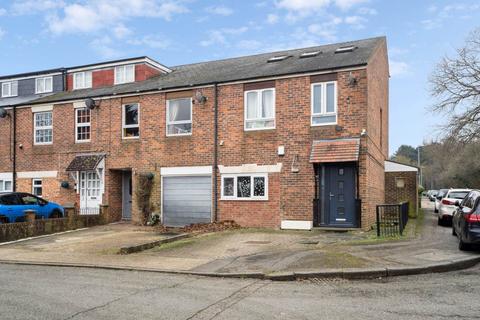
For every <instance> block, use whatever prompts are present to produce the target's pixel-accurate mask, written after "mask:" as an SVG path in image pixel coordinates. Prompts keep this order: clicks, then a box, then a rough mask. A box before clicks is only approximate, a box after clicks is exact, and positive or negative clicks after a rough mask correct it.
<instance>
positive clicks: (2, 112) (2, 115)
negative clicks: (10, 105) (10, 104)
mask: <svg viewBox="0 0 480 320" xmlns="http://www.w3.org/2000/svg"><path fill="white" fill-rule="evenodd" d="M7 116H8V112H7V110H5V109H4V108H0V118H6V117H7Z"/></svg>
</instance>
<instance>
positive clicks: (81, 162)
mask: <svg viewBox="0 0 480 320" xmlns="http://www.w3.org/2000/svg"><path fill="white" fill-rule="evenodd" d="M103 157H104V155H99V154H95V155H82V156H76V157H75V158H74V159H73V160H72V162H70V164H69V165H68V167H67V170H66V171H94V170H96V169H97V166H98V165H99V163H100V161H102V159H103Z"/></svg>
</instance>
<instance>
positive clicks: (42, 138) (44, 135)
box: [33, 111, 53, 144]
mask: <svg viewBox="0 0 480 320" xmlns="http://www.w3.org/2000/svg"><path fill="white" fill-rule="evenodd" d="M33 116H34V144H52V142H53V115H52V111H46V112H37V113H34V114H33Z"/></svg>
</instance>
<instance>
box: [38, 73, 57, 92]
mask: <svg viewBox="0 0 480 320" xmlns="http://www.w3.org/2000/svg"><path fill="white" fill-rule="evenodd" d="M52 91H53V78H52V77H42V78H37V79H35V93H48V92H52Z"/></svg>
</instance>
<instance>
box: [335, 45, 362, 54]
mask: <svg viewBox="0 0 480 320" xmlns="http://www.w3.org/2000/svg"><path fill="white" fill-rule="evenodd" d="M355 49H357V47H355V46H346V47H340V48H337V50H335V53H343V52H352V51H353V50H355Z"/></svg>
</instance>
